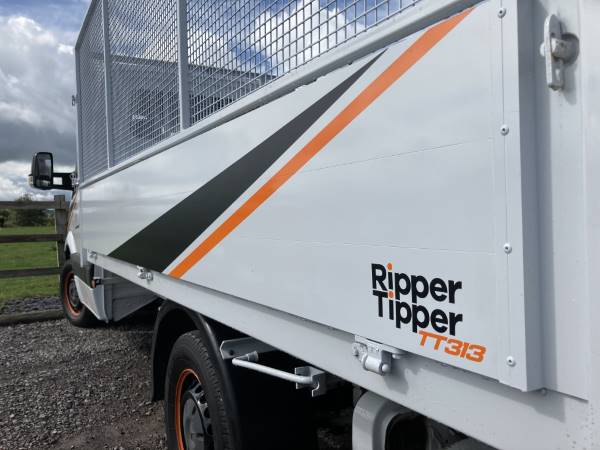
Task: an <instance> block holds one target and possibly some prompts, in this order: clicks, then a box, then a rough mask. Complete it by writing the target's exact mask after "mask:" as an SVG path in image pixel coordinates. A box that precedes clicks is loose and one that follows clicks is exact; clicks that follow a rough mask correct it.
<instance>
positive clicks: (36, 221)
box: [15, 194, 48, 227]
mask: <svg viewBox="0 0 600 450" xmlns="http://www.w3.org/2000/svg"><path fill="white" fill-rule="evenodd" d="M17 202H18V203H33V199H32V198H31V195H29V194H24V195H22V196H21V197H19V198H18V199H17ZM15 224H16V225H17V226H20V227H34V226H41V225H47V224H48V214H47V212H46V211H45V210H41V209H17V210H16V211H15Z"/></svg>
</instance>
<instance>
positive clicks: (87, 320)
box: [60, 261, 98, 328]
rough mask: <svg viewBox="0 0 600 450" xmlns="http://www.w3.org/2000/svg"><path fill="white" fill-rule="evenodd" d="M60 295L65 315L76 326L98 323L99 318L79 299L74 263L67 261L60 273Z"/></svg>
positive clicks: (88, 325)
mask: <svg viewBox="0 0 600 450" xmlns="http://www.w3.org/2000/svg"><path fill="white" fill-rule="evenodd" d="M60 297H61V303H62V308H63V311H64V313H65V316H66V317H67V319H68V320H69V322H71V323H72V324H73V325H75V326H76V327H81V328H89V327H93V326H94V325H97V323H98V320H97V319H96V317H94V314H92V312H91V311H90V310H89V309H87V308H86V307H85V306H84V304H83V303H81V301H80V300H79V294H78V293H77V288H76V286H75V273H74V272H73V265H72V264H71V262H70V261H67V262H66V263H65V265H64V266H63V269H62V272H61V274H60Z"/></svg>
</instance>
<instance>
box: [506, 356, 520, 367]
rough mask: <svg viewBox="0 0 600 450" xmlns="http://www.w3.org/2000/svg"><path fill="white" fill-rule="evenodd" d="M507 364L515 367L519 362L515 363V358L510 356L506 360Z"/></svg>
mask: <svg viewBox="0 0 600 450" xmlns="http://www.w3.org/2000/svg"><path fill="white" fill-rule="evenodd" d="M506 364H508V365H509V366H510V367H515V365H516V364H517V362H516V361H515V358H513V357H512V356H509V357H507V358H506Z"/></svg>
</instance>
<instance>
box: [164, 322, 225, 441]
mask: <svg viewBox="0 0 600 450" xmlns="http://www.w3.org/2000/svg"><path fill="white" fill-rule="evenodd" d="M165 383H166V385H165V393H166V397H165V424H166V431H167V443H168V446H169V449H172V450H213V449H214V450H237V448H236V446H235V445H234V438H233V430H232V426H231V425H232V424H231V421H230V420H229V417H230V414H234V412H233V411H228V408H227V407H226V402H225V398H224V395H225V394H224V392H223V386H224V382H223V378H222V375H221V374H220V373H219V371H218V369H217V365H216V363H215V361H214V355H211V352H210V351H209V349H208V348H207V346H206V345H205V343H204V340H203V339H202V337H201V334H200V332H199V331H192V332H189V333H185V334H183V335H182V336H180V337H179V338H178V339H177V341H176V342H175V344H174V346H173V350H172V351H171V355H170V357H169V364H168V366H167V376H166V379H165ZM190 431H194V432H195V437H196V445H195V446H194V445H192V442H191V441H193V440H194V439H193V438H194V437H193V436H191V434H192V433H191V432H190ZM200 435H202V436H200ZM200 441H202V442H200Z"/></svg>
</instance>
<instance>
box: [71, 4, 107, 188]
mask: <svg viewBox="0 0 600 450" xmlns="http://www.w3.org/2000/svg"><path fill="white" fill-rule="evenodd" d="M103 39H104V38H103V34H102V8H101V5H100V4H99V3H98V4H97V5H96V6H95V8H94V10H93V12H92V16H91V19H90V21H89V22H88V26H87V28H86V31H85V36H84V38H83V39H82V41H81V46H80V47H79V49H78V52H79V73H80V79H79V85H80V92H79V95H78V97H79V104H80V108H79V114H80V121H81V127H80V130H81V135H80V143H81V156H82V157H81V170H82V172H83V173H82V174H80V175H81V176H82V178H84V179H86V178H89V177H91V176H92V175H95V174H97V173H99V172H101V171H102V170H104V169H106V167H107V152H106V110H105V98H104V53H103V52H104V42H103Z"/></svg>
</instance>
